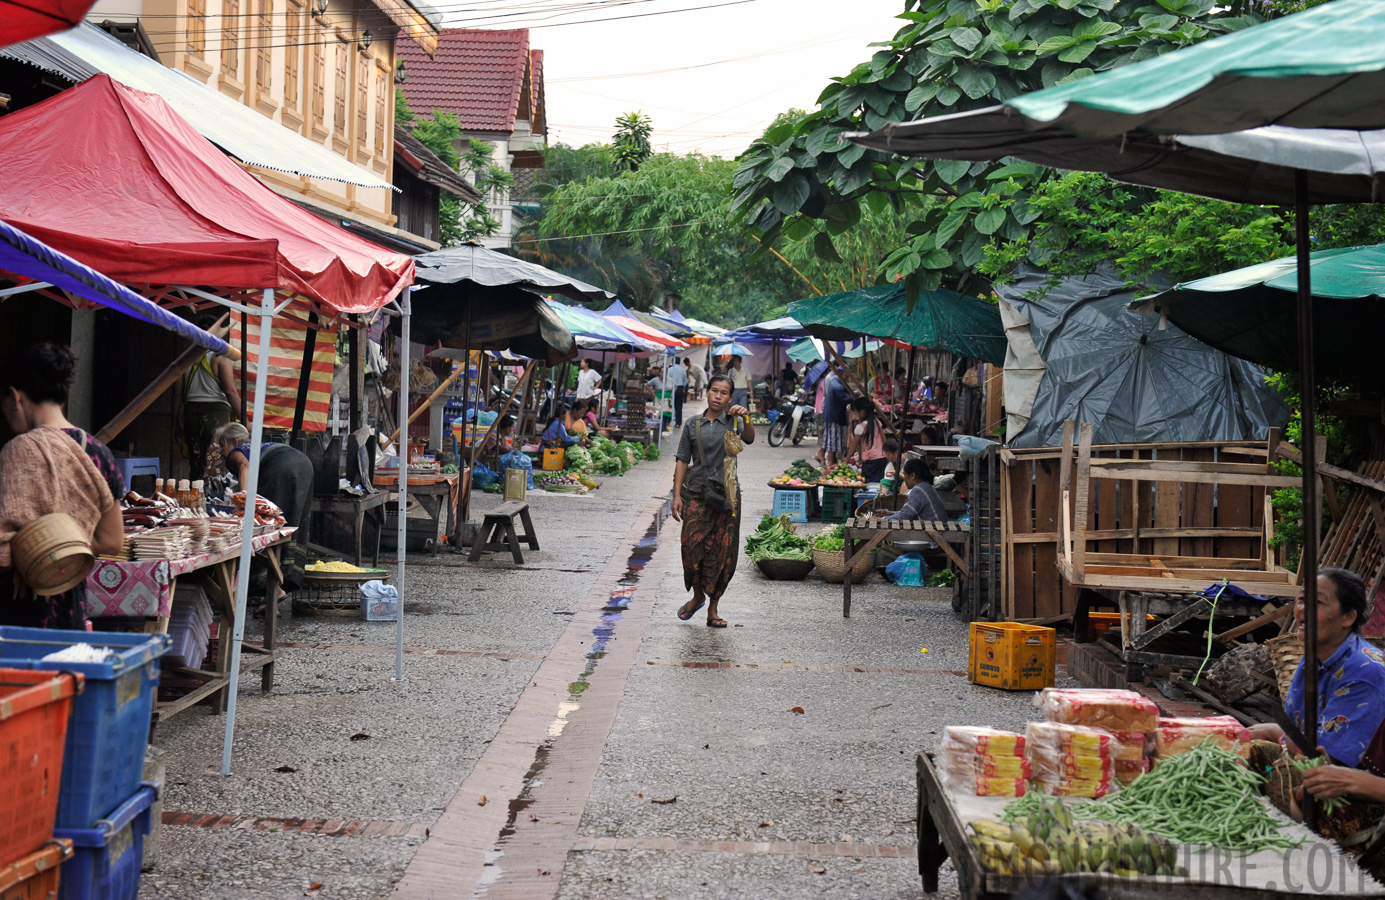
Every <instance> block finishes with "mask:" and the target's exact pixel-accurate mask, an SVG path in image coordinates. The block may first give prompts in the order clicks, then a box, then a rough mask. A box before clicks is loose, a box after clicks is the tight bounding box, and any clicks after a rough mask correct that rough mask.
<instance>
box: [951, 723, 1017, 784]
mask: <svg viewBox="0 0 1385 900" xmlns="http://www.w3.org/2000/svg"><path fill="white" fill-rule="evenodd" d="M1024 741H1025V739H1024V736H1023V735H1018V734H1015V733H1013V732H1010V731H998V730H996V729H994V728H976V727H970V726H961V725H953V726H950V727H949V728H947V729H945V730H944V731H943V742H942V774H941V777H942V779H943V783H944V784H946V785H947V786H948V787H949V788H950V789H952V790H956V791H965V792H967V793H971V794H975V795H977V796H978V797H1023V796H1024V794H1025V790H1026V788H1027V783H1028V778H1029V776H1030V774H1031V771H1032V767H1031V763H1030V761H1029V759H1028V758H1027V757H1026V756H1025V755H1024V747H1025V743H1024Z"/></svg>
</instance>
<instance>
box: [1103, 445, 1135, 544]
mask: <svg viewBox="0 0 1385 900" xmlns="http://www.w3.org/2000/svg"><path fill="white" fill-rule="evenodd" d="M1139 455H1140V451H1138V450H1133V451H1131V455H1130V457H1129V458H1131V459H1134V458H1138V457H1139ZM1102 484H1105V482H1102ZM1137 487H1139V484H1138V482H1129V481H1118V482H1116V493H1117V494H1118V495H1119V497H1120V509H1119V515H1118V516H1117V518H1116V521H1115V523H1114V524H1115V525H1116V528H1115V529H1113V530H1116V531H1121V532H1126V534H1124V535H1123V536H1121V537H1118V538H1117V539H1116V552H1117V553H1137V552H1139V547H1138V546H1137V545H1136V539H1137V535H1139V533H1140V529H1139V527H1138V525H1139V523H1138V522H1137V521H1136V516H1137V515H1138V512H1139V503H1138V501H1137V499H1136V497H1137V494H1136V490H1135V489H1136V488H1137ZM1103 530H1105V529H1104V528H1103Z"/></svg>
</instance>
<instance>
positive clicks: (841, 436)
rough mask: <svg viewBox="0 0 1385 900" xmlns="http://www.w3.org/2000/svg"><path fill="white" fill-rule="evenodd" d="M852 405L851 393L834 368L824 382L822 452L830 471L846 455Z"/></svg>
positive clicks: (834, 367)
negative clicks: (848, 414)
mask: <svg viewBox="0 0 1385 900" xmlns="http://www.w3.org/2000/svg"><path fill="white" fill-rule="evenodd" d="M850 403H851V392H850V391H849V390H847V388H846V383H845V382H844V381H843V380H842V377H841V375H840V374H839V373H838V369H837V367H836V366H833V367H832V368H831V369H830V370H829V371H828V373H827V377H826V378H824V379H823V382H822V452H823V455H824V457H825V462H826V464H827V468H829V469H830V468H832V467H833V466H835V465H836V464H837V462H838V461H839V460H841V459H842V458H843V454H845V453H846V417H847V407H848V405H849V404H850Z"/></svg>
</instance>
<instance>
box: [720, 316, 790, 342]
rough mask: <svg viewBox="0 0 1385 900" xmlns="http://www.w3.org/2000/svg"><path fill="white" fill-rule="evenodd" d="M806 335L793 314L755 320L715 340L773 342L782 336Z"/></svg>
mask: <svg viewBox="0 0 1385 900" xmlns="http://www.w3.org/2000/svg"><path fill="white" fill-rule="evenodd" d="M801 337H808V329H806V328H804V327H803V325H802V323H800V322H799V321H798V320H797V319H795V318H794V317H793V316H780V317H779V318H777V319H770V320H769V321H768V322H756V323H754V324H753V325H742V326H741V327H740V328H734V329H732V330H731V331H728V332H726V333H725V334H721V335H718V336H717V340H723V341H740V342H741V343H745V344H773V343H775V342H776V341H778V340H782V339H783V338H794V339H797V338H801Z"/></svg>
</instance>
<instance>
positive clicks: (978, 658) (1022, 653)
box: [967, 622, 1058, 691]
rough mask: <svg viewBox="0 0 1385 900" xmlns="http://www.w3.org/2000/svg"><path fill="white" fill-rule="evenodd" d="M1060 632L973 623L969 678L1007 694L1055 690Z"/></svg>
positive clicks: (988, 623) (1007, 623)
mask: <svg viewBox="0 0 1385 900" xmlns="http://www.w3.org/2000/svg"><path fill="white" fill-rule="evenodd" d="M1057 636H1058V632H1056V631H1054V630H1053V629H1052V628H1042V627H1040V626H1038V625H1020V624H1018V623H1016V622H972V623H971V652H970V654H969V655H968V658H967V678H968V680H970V681H971V682H972V683H974V684H984V685H989V686H990V687H998V688H1001V689H1002V690H1007V691H1037V690H1039V689H1041V688H1046V687H1053V677H1054V658H1055V655H1056V648H1057Z"/></svg>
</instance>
